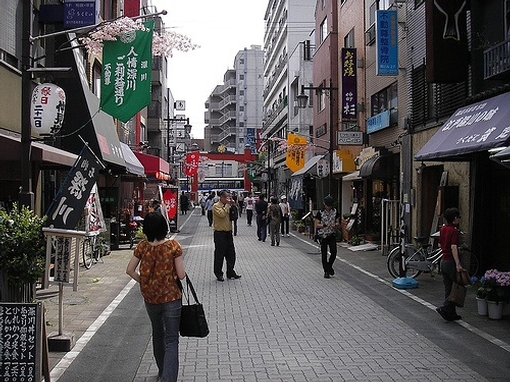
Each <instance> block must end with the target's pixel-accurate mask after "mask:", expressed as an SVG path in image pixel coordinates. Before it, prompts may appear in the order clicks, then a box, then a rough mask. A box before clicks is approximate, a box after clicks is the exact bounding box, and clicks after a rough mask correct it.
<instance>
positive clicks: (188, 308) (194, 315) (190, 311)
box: [179, 275, 209, 338]
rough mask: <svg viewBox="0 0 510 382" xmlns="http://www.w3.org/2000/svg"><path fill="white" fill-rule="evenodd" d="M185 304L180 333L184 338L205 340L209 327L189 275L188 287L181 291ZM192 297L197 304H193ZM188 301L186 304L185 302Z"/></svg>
mask: <svg viewBox="0 0 510 382" xmlns="http://www.w3.org/2000/svg"><path fill="white" fill-rule="evenodd" d="M181 290H182V296H183V299H182V301H183V303H182V308H181V323H180V325H179V333H180V334H181V336H183V337H199V338H204V337H207V335H208V334H209V326H208V325H207V320H206V318H205V312H204V306H203V305H202V304H200V302H198V298H197V294H196V292H195V288H194V287H193V284H192V283H191V280H190V279H189V277H188V275H186V285H185V286H184V287H183V288H182V289H181ZM190 291H191V295H192V296H193V299H194V300H195V303H194V304H192V303H191V297H190ZM184 300H186V303H185V302H184Z"/></svg>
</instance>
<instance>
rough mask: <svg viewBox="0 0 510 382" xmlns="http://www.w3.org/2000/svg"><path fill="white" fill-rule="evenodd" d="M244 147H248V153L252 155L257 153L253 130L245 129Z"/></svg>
mask: <svg viewBox="0 0 510 382" xmlns="http://www.w3.org/2000/svg"><path fill="white" fill-rule="evenodd" d="M244 139H245V141H244V142H245V145H248V146H250V151H251V153H252V154H256V153H257V141H256V137H255V129H253V128H248V129H246V136H245V138H244Z"/></svg>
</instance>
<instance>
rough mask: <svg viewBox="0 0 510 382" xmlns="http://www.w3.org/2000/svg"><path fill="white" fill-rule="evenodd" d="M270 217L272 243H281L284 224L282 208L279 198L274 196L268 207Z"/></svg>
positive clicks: (277, 244)
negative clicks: (281, 228) (281, 231)
mask: <svg viewBox="0 0 510 382" xmlns="http://www.w3.org/2000/svg"><path fill="white" fill-rule="evenodd" d="M268 216H269V217H268V219H269V237H270V238H271V245H272V246H274V245H275V243H276V246H279V245H280V226H281V224H282V210H281V208H280V205H279V204H278V198H277V197H276V196H273V197H272V198H271V205H270V206H269V208H268Z"/></svg>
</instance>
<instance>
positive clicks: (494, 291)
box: [483, 269, 510, 320]
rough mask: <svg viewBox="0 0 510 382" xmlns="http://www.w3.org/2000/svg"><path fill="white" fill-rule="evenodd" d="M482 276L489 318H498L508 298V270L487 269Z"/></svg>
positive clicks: (509, 281) (509, 282)
mask: <svg viewBox="0 0 510 382" xmlns="http://www.w3.org/2000/svg"><path fill="white" fill-rule="evenodd" d="M484 278H485V281H484V285H483V286H484V287H485V288H486V297H485V299H486V300H487V308H488V314H489V318H492V319H496V320H499V319H501V318H502V317H503V305H504V302H505V300H508V294H509V293H508V290H509V288H510V272H501V271H498V270H497V269H489V270H488V271H486V272H485V275H484Z"/></svg>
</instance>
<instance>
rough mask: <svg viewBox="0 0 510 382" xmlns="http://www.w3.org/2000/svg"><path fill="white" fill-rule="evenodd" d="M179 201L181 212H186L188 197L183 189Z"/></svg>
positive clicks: (184, 213)
mask: <svg viewBox="0 0 510 382" xmlns="http://www.w3.org/2000/svg"><path fill="white" fill-rule="evenodd" d="M180 203H181V214H182V215H186V213H187V211H188V209H189V198H188V196H187V195H186V194H185V193H184V191H182V192H181V197H180Z"/></svg>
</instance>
